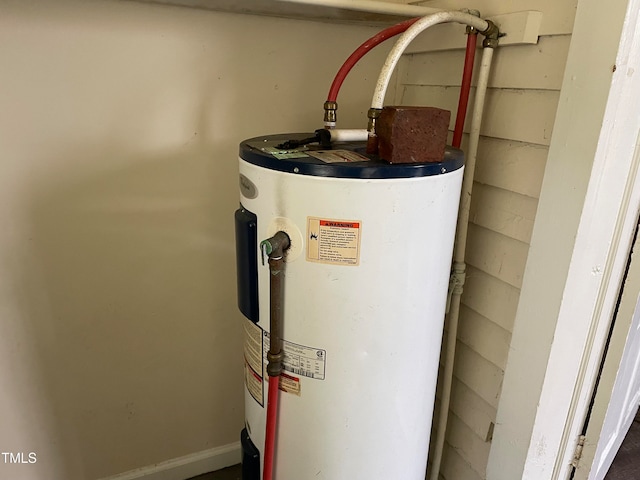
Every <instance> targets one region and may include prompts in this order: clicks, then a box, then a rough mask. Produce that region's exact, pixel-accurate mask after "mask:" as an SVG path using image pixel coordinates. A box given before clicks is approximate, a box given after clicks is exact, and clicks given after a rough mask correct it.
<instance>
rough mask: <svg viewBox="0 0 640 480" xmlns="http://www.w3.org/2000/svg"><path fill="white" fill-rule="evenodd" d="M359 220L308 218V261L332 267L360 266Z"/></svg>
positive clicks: (360, 224) (360, 228)
mask: <svg viewBox="0 0 640 480" xmlns="http://www.w3.org/2000/svg"><path fill="white" fill-rule="evenodd" d="M361 230H362V222H361V221H359V220H332V219H326V218H317V217H307V260H308V261H310V262H318V263H327V264H330V265H351V266H357V265H359V264H360V236H361V235H360V233H361Z"/></svg>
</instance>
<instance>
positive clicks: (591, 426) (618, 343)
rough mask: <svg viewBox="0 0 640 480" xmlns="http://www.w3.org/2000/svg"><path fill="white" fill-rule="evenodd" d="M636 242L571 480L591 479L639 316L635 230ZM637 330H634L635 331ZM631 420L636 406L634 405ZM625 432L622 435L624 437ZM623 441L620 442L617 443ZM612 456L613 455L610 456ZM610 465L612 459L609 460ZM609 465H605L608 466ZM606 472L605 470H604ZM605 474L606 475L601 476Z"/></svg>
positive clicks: (639, 240) (639, 249)
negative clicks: (632, 330) (582, 444)
mask: <svg viewBox="0 0 640 480" xmlns="http://www.w3.org/2000/svg"><path fill="white" fill-rule="evenodd" d="M635 235H636V238H635V240H634V244H633V247H632V251H631V255H630V256H629V261H628V267H627V271H626V272H625V278H624V281H623V285H622V288H621V290H620V294H619V297H618V303H617V305H616V312H615V314H614V319H613V324H612V326H611V331H610V335H609V337H608V339H607V345H606V347H605V352H604V355H603V357H604V358H603V359H602V362H601V368H600V372H599V374H598V380H597V384H596V387H595V392H594V394H593V398H592V400H591V405H590V410H589V413H588V416H587V419H586V422H585V423H586V425H584V426H583V432H584V436H585V441H584V446H583V449H582V456H581V457H580V459H579V461H578V462H577V466H576V470H575V474H574V476H573V480H581V479H583V480H586V479H588V478H592V473H593V472H592V470H593V467H594V461H595V456H596V453H597V452H598V450H599V449H600V447H601V445H600V442H601V433H602V429H603V427H604V424H605V422H606V421H607V420H608V418H609V415H610V414H615V412H613V411H612V412H610V411H609V410H610V408H611V407H610V402H611V398H612V395H613V391H614V388H616V386H617V385H618V376H619V373H620V370H621V368H622V366H623V363H622V362H623V361H625V358H626V355H627V353H626V350H627V346H628V344H629V334H630V333H631V328H632V326H633V325H634V321H635V319H636V318H637V316H638V315H639V314H640V310H638V306H639V303H640V301H639V295H640V236H638V229H636V234H635ZM636 328H637V327H636ZM635 407H636V408H635V410H634V414H633V416H634V417H635V411H636V410H637V407H638V405H635ZM626 433H627V432H626V431H625V435H626ZM622 441H624V439H621V442H622ZM613 454H614V455H615V452H614V453H613ZM611 461H613V457H611ZM610 465H611V464H610V463H609V466H610ZM607 468H608V467H607ZM605 473H606V472H605Z"/></svg>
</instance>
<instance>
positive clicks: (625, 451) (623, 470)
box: [189, 411, 640, 480]
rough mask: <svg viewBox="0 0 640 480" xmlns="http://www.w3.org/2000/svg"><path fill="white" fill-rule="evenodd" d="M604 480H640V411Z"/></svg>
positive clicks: (233, 474) (233, 473) (223, 474)
mask: <svg viewBox="0 0 640 480" xmlns="http://www.w3.org/2000/svg"><path fill="white" fill-rule="evenodd" d="M241 478H242V471H241V469H240V465H235V466H233V467H229V468H225V469H224V470H219V471H217V472H211V473H205V474H204V475H198V476H197V477H193V478H191V479H189V480H241ZM605 480H640V411H638V413H637V414H636V418H635V420H634V422H633V423H632V424H631V429H630V430H629V433H627V436H626V437H625V439H624V442H622V446H621V447H620V450H619V451H618V454H617V455H616V458H615V459H614V460H613V464H612V465H611V468H610V469H609V473H607V476H606V477H605Z"/></svg>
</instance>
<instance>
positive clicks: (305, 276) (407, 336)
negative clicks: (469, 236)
mask: <svg viewBox="0 0 640 480" xmlns="http://www.w3.org/2000/svg"><path fill="white" fill-rule="evenodd" d="M309 135H310V134H286V135H271V136H265V137H259V138H253V139H250V140H246V141H244V142H242V143H241V145H240V167H239V170H240V203H241V207H240V209H239V210H238V211H237V212H236V217H235V220H236V241H237V266H238V303H239V307H240V310H241V311H242V313H243V314H244V319H243V322H244V359H245V366H244V367H245V368H244V374H245V412H246V413H245V428H244V430H243V431H242V434H241V439H242V449H243V480H259V479H260V478H262V477H261V471H262V462H263V461H264V459H263V456H264V442H265V416H266V414H265V412H266V403H267V396H266V392H267V386H268V383H269V378H268V375H267V374H266V364H267V360H266V353H267V350H268V349H269V311H270V310H269V308H270V296H269V267H268V266H267V265H266V264H265V263H263V260H264V258H262V257H263V254H264V252H261V250H260V242H261V240H263V239H266V238H269V237H271V236H272V235H274V233H276V232H279V231H282V232H285V233H286V234H287V235H288V237H289V239H290V248H289V249H288V250H287V252H286V256H285V262H286V278H285V282H284V291H285V293H284V304H283V317H284V320H283V350H284V355H285V357H284V372H283V374H282V375H281V377H280V380H279V382H280V394H279V402H280V403H279V417H278V431H277V439H276V458H275V464H274V470H273V471H274V478H276V479H278V480H357V479H362V480H364V479H366V480H388V479H402V480H422V479H423V478H424V475H425V469H426V464H427V454H428V449H429V437H430V433H431V421H432V414H433V405H434V399H435V387H436V379H437V373H438V360H439V355H440V345H441V339H442V328H443V318H444V313H445V304H446V297H447V287H448V282H449V271H450V267H451V255H452V250H453V239H454V233H455V226H456V216H457V211H458V202H459V196H460V188H461V183H462V176H463V154H462V152H461V151H460V150H457V149H453V148H449V147H447V150H446V153H445V156H444V159H443V160H442V161H441V162H437V163H420V164H388V163H386V162H383V161H381V160H379V159H378V158H377V157H375V156H372V155H367V154H366V153H365V148H364V144H363V143H343V144H334V145H333V146H332V148H330V149H322V148H321V147H319V146H318V147H315V148H313V147H310V146H302V147H298V148H293V149H291V148H285V147H283V143H284V142H285V141H287V140H299V139H302V138H304V137H308V136H309ZM274 378H276V377H274ZM272 381H273V380H272Z"/></svg>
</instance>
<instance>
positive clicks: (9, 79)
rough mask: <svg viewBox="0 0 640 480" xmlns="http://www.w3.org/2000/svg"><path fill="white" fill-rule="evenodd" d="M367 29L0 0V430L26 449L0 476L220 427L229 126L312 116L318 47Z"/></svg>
mask: <svg viewBox="0 0 640 480" xmlns="http://www.w3.org/2000/svg"><path fill="white" fill-rule="evenodd" d="M27 3H28V5H27ZM372 33H373V32H372V31H371V30H370V29H365V28H361V27H338V26H335V25H328V24H317V23H312V22H297V21H291V20H282V19H272V18H260V17H255V16H249V15H247V16H241V15H228V14H218V13H214V12H205V11H200V10H196V9H186V8H174V7H167V6H157V5H149V4H144V3H136V2H114V1H95V2H82V1H80V0H60V1H58V2H47V1H46V0H40V1H38V0H35V1H33V2H21V1H20V0H6V1H3V2H0V40H5V41H0V58H2V61H3V79H2V82H3V85H2V87H3V88H2V89H0V103H2V105H3V108H2V109H0V135H1V138H0V143H1V144H2V146H1V148H0V150H1V151H2V155H3V160H2V162H0V219H2V221H3V222H4V225H5V226H6V225H8V228H7V232H3V235H0V267H1V268H2V276H0V315H2V316H3V318H2V322H0V389H2V390H4V388H5V385H9V387H7V388H6V392H7V393H6V395H5V396H4V398H3V396H1V395H0V407H2V406H3V405H7V404H8V405H18V408H16V412H15V413H14V416H15V418H16V419H17V420H15V421H11V422H7V421H6V420H5V419H3V418H0V448H2V449H4V448H7V449H17V448H23V447H24V448H26V449H31V448H34V449H36V448H37V449H38V450H37V454H38V462H37V464H36V465H30V466H19V465H16V466H7V465H0V478H11V479H12V480H33V479H34V478H35V479H37V480H40V479H41V478H47V479H51V480H89V479H96V478H102V477H106V476H108V475H114V474H117V473H120V472H124V471H127V470H131V469H134V468H139V467H143V466H147V465H153V464H156V463H158V462H162V461H165V460H168V459H172V458H176V457H180V456H182V455H187V454H190V453H194V452H200V451H203V450H206V449H208V448H213V447H219V446H223V445H228V444H230V443H231V442H236V441H237V439H238V433H239V430H240V428H241V426H242V416H243V388H242V345H241V343H242V335H241V332H242V329H241V322H240V321H239V320H240V319H241V314H240V313H239V312H238V310H237V307H236V293H235V285H236V283H235V259H234V239H233V236H234V233H233V212H234V210H235V209H236V208H237V205H238V191H237V181H238V176H237V161H236V159H237V151H238V150H237V149H238V142H239V141H241V140H242V139H244V138H247V137H250V136H255V135H260V134H263V133H277V132H278V131H280V132H283V131H284V132H287V131H289V132H291V131H304V130H313V129H315V128H317V127H318V126H320V125H321V119H322V102H323V101H324V95H325V93H326V88H328V86H329V83H330V80H331V76H332V75H333V73H334V72H333V67H327V65H326V62H327V61H328V60H325V58H326V57H327V56H328V55H330V58H331V59H332V60H335V62H336V68H337V65H338V64H339V62H340V61H341V60H342V59H343V58H346V56H347V55H348V54H349V53H350V52H351V50H352V48H353V47H354V46H356V45H358V44H359V43H360V42H361V41H362V40H364V39H366V38H368V37H369V36H370V35H371V34H372ZM256 39H259V41H257V40H256ZM328 52H329V53H328ZM384 54H385V52H384V51H382V50H381V51H379V52H376V53H373V54H371V55H369V56H368V57H369V58H368V59H367V60H366V61H365V62H364V63H363V65H360V66H358V67H357V68H356V69H355V70H354V72H353V73H352V75H351V79H350V82H347V83H346V84H345V90H344V92H343V95H342V98H343V99H344V101H343V102H342V103H341V112H342V113H341V114H340V115H341V126H343V127H351V126H362V122H365V123H366V116H365V112H366V108H367V107H368V102H369V99H370V92H371V91H372V90H373V82H374V81H375V76H377V70H378V67H379V65H380V64H381V63H382V61H383V59H384ZM319 59H320V60H322V61H319ZM365 86H366V88H364V87H365ZM274 106H276V107H278V108H272V107H274ZM7 265H8V266H7ZM5 311H6V312H7V314H6V321H5V317H4V315H5V313H4V312H5ZM5 327H6V330H5ZM5 331H7V332H9V333H8V335H5V334H4V332H5ZM23 337H24V338H23ZM16 338H17V339H18V340H16ZM21 342H22V343H21ZM5 347H6V348H5ZM5 357H6V358H7V359H8V365H9V366H6V365H5V364H3V362H4V359H5ZM12 362H13V363H12ZM21 377H25V378H26V377H29V379H30V380H28V381H27V380H24V381H21V380H20V378H21ZM6 378H8V379H9V381H8V382H6V383H5V379H6ZM34 396H38V397H39V398H38V402H35V401H33V398H34ZM25 399H26V400H28V401H23V400H25ZM21 402H22V404H21ZM19 407H22V408H19ZM36 410H38V411H36ZM0 417H1V416H0ZM26 423H29V424H30V425H31V427H32V428H30V429H29V430H28V432H27V433H24V432H23V435H22V437H24V438H21V440H20V443H19V442H18V441H17V440H16V432H21V431H23V430H24V429H23V428H22V427H23V424H26ZM45 424H46V425H45ZM7 425H9V426H10V427H11V428H9V427H7ZM45 427H46V428H45ZM24 431H26V430H24ZM32 445H35V446H32ZM58 467H59V468H58ZM33 472H38V473H33Z"/></svg>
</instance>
